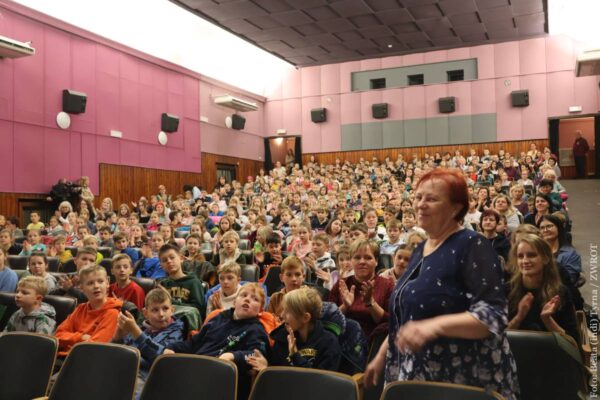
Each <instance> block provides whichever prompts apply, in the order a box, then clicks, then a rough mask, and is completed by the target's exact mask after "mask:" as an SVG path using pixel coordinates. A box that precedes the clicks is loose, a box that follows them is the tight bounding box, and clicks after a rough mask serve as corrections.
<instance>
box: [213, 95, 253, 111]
mask: <svg viewBox="0 0 600 400" xmlns="http://www.w3.org/2000/svg"><path fill="white" fill-rule="evenodd" d="M214 102H215V104H218V105H220V106H224V107H229V108H232V109H234V110H237V111H256V110H258V105H257V104H256V103H252V102H249V101H246V100H243V99H240V98H237V97H233V96H230V95H224V96H217V97H215V98H214Z"/></svg>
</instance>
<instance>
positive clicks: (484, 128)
mask: <svg viewBox="0 0 600 400" xmlns="http://www.w3.org/2000/svg"><path fill="white" fill-rule="evenodd" d="M471 121H472V125H473V140H472V142H473V143H487V142H495V141H497V140H498V135H497V129H496V114H495V113H491V114H477V115H473V116H472V120H471Z"/></svg>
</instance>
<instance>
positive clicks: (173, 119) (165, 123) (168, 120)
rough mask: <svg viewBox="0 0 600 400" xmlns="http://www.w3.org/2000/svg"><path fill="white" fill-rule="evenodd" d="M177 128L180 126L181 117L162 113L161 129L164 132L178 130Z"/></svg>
mask: <svg viewBox="0 0 600 400" xmlns="http://www.w3.org/2000/svg"><path fill="white" fill-rule="evenodd" d="M177 128H179V117H178V116H176V115H171V114H167V113H162V116H161V118H160V130H161V131H163V132H177Z"/></svg>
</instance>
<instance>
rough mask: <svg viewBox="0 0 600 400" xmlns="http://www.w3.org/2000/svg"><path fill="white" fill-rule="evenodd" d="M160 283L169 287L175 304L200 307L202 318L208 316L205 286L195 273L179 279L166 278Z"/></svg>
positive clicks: (168, 289) (166, 287)
mask: <svg viewBox="0 0 600 400" xmlns="http://www.w3.org/2000/svg"><path fill="white" fill-rule="evenodd" d="M160 284H161V285H162V286H163V287H164V288H165V289H167V292H169V294H170V295H171V300H172V302H173V304H175V305H185V306H191V307H195V308H197V309H198V311H199V312H200V315H201V316H202V319H204V317H205V316H206V302H205V301H204V287H203V286H202V282H200V280H199V279H198V278H196V276H194V275H186V276H184V277H182V278H179V279H171V278H165V279H163V280H161V281H160Z"/></svg>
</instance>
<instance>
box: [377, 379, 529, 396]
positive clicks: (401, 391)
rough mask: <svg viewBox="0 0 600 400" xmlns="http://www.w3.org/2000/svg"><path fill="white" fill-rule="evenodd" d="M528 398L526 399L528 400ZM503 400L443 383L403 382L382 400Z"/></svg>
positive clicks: (389, 389) (471, 389) (474, 390)
mask: <svg viewBox="0 0 600 400" xmlns="http://www.w3.org/2000/svg"><path fill="white" fill-rule="evenodd" d="M526 398H527V397H524V399H526ZM396 399H398V400H399V399H402V400H434V399H436V400H437V399H444V400H503V399H504V397H502V396H500V395H499V394H498V393H496V392H486V391H485V390H483V389H481V388H478V387H473V386H466V385H456V384H452V383H442V382H417V381H401V382H394V383H391V384H389V385H388V386H386V388H385V390H384V391H383V394H382V395H381V400H396Z"/></svg>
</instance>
